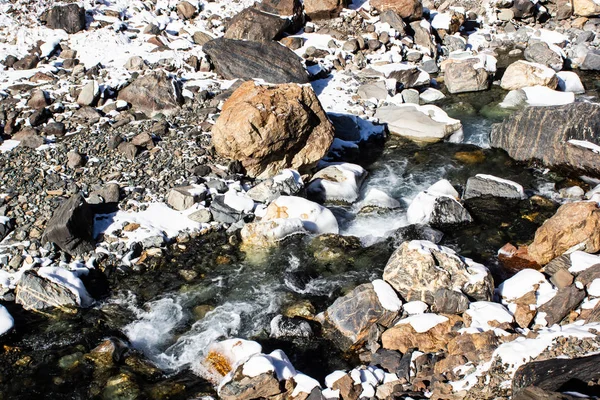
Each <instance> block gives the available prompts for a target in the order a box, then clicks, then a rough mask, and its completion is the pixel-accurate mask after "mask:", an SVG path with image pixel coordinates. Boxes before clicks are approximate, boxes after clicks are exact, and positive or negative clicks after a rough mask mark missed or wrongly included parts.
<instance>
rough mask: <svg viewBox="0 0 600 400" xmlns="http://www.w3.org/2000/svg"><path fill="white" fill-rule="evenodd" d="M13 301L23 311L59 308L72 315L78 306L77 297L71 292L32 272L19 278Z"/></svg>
mask: <svg viewBox="0 0 600 400" xmlns="http://www.w3.org/2000/svg"><path fill="white" fill-rule="evenodd" d="M15 301H16V303H17V304H21V305H22V306H23V308H24V309H26V310H34V311H44V310H49V309H53V308H59V309H61V310H63V311H66V312H71V313H72V312H73V311H74V309H75V308H76V307H78V306H79V302H78V299H77V296H76V295H75V294H74V293H73V292H72V291H70V290H69V289H67V288H66V287H65V286H62V285H59V284H58V283H54V282H52V281H50V280H48V279H45V278H42V277H41V276H39V275H38V274H36V273H35V272H33V271H27V272H25V273H24V274H23V276H22V277H21V280H20V281H19V284H18V285H17V289H16V299H15Z"/></svg>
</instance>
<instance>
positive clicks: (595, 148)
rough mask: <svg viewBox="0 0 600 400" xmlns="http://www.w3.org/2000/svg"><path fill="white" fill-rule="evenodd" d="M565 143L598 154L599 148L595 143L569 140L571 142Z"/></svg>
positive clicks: (599, 152)
mask: <svg viewBox="0 0 600 400" xmlns="http://www.w3.org/2000/svg"><path fill="white" fill-rule="evenodd" d="M567 143H569V144H572V145H573V146H577V147H581V148H584V149H588V150H591V151H593V152H594V153H596V154H600V146H599V145H597V144H595V143H592V142H588V141H587V140H576V139H571V140H569V141H567Z"/></svg>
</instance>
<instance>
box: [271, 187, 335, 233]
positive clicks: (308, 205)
mask: <svg viewBox="0 0 600 400" xmlns="http://www.w3.org/2000/svg"><path fill="white" fill-rule="evenodd" d="M282 218H283V219H288V218H299V219H300V220H301V221H302V225H303V226H304V229H306V230H307V231H309V232H311V233H317V234H323V233H339V227H338V223H337V220H336V219H335V216H334V215H333V213H332V212H331V211H329V209H327V208H325V207H323V206H321V205H319V204H317V203H315V202H312V201H310V200H306V199H304V198H302V197H296V196H280V197H278V198H277V199H275V200H274V201H273V202H272V203H271V204H270V205H269V207H267V210H266V212H265V215H264V216H263V219H262V220H263V221H273V220H277V219H282Z"/></svg>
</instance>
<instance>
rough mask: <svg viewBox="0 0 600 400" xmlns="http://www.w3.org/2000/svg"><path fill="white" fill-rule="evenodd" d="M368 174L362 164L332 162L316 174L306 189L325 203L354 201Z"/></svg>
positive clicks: (310, 194)
mask: <svg viewBox="0 0 600 400" xmlns="http://www.w3.org/2000/svg"><path fill="white" fill-rule="evenodd" d="M366 176H367V171H366V170H365V169H364V168H363V167H361V166H360V165H356V164H350V163H339V164H332V165H329V166H327V167H325V168H323V169H322V170H320V171H318V172H317V173H316V174H314V175H313V178H312V180H311V181H310V183H309V184H308V186H307V187H306V190H307V192H308V194H309V196H311V197H312V198H314V199H316V200H318V201H320V202H323V203H325V202H344V203H353V202H355V201H356V199H358V196H359V194H360V187H361V185H362V183H363V181H364V179H365V178H366Z"/></svg>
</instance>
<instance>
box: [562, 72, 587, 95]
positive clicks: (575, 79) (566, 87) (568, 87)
mask: <svg viewBox="0 0 600 400" xmlns="http://www.w3.org/2000/svg"><path fill="white" fill-rule="evenodd" d="M556 76H558V89H559V90H561V91H563V92H573V93H576V94H581V93H585V88H584V87H583V84H582V83H581V79H579V75H577V73H575V72H573V71H560V72H557V73H556Z"/></svg>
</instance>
